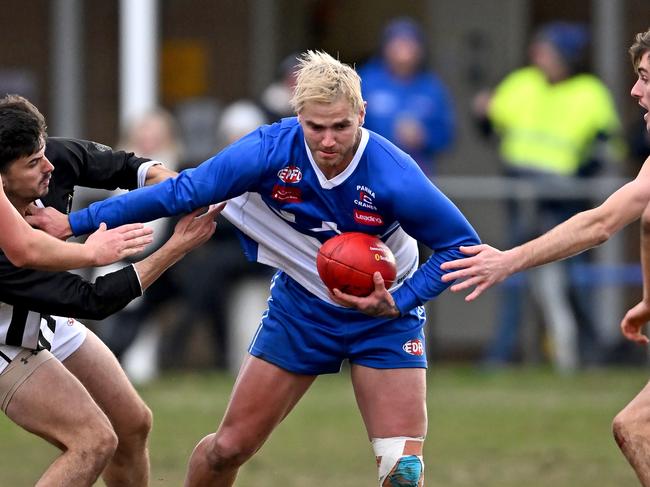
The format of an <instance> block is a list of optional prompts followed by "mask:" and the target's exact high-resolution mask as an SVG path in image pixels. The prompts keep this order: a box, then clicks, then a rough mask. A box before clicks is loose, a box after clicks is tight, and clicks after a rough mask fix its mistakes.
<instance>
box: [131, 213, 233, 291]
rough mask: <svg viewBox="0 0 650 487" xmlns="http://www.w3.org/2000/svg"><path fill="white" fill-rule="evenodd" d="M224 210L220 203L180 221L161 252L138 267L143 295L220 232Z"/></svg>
mask: <svg viewBox="0 0 650 487" xmlns="http://www.w3.org/2000/svg"><path fill="white" fill-rule="evenodd" d="M225 206H226V204H225V203H221V204H219V205H214V206H212V207H210V209H209V210H208V211H205V209H204V208H199V209H197V210H194V211H193V212H192V213H188V214H187V215H185V216H184V217H183V218H181V219H180V220H179V221H178V223H177V224H176V227H175V228H174V233H173V234H172V236H171V237H170V238H169V240H167V242H165V244H164V245H163V246H162V247H160V249H158V250H157V251H156V252H154V253H152V254H151V255H150V256H148V257H147V258H145V259H143V260H141V261H140V262H137V263H136V264H135V269H136V271H137V273H138V276H139V278H140V284H141V286H142V290H143V291H144V290H145V289H147V288H148V287H149V286H150V285H151V284H153V283H154V282H155V280H156V279H158V277H160V275H161V274H162V273H163V272H165V270H166V269H168V268H169V267H170V266H172V265H174V264H175V263H176V262H178V261H179V260H181V259H182V258H183V257H184V256H185V254H187V253H188V252H190V251H191V250H193V249H195V248H196V247H199V246H200V245H202V244H203V243H205V242H206V241H207V240H208V239H209V238H210V237H211V236H212V235H213V234H214V231H215V229H216V228H217V224H216V222H215V221H214V219H215V218H216V216H217V215H218V214H219V213H221V210H223V208H224V207H225ZM204 211H205V212H204Z"/></svg>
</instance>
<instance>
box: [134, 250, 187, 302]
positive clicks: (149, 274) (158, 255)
mask: <svg viewBox="0 0 650 487" xmlns="http://www.w3.org/2000/svg"><path fill="white" fill-rule="evenodd" d="M185 253H186V252H185V251H184V250H182V249H180V248H179V247H178V246H176V245H174V244H173V243H172V241H171V239H170V240H168V241H167V242H166V243H165V244H164V245H163V246H162V247H160V248H159V249H158V250H157V251H156V252H154V253H153V254H151V255H150V256H148V257H147V258H146V259H143V260H141V261H140V262H137V263H136V264H135V269H136V271H137V273H138V277H139V278H140V284H141V286H142V290H143V291H144V290H145V289H147V288H148V287H149V286H151V285H152V284H153V283H154V282H155V281H156V279H158V278H159V277H160V276H161V275H162V274H163V272H165V270H167V269H168V268H169V267H171V266H172V265H174V264H175V263H176V262H178V261H179V260H181V259H182V258H183V257H184V256H185Z"/></svg>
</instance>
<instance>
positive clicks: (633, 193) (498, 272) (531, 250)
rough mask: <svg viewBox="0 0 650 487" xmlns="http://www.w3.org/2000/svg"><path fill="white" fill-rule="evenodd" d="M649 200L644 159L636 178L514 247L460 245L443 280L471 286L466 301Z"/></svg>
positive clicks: (633, 215) (572, 249)
mask: <svg viewBox="0 0 650 487" xmlns="http://www.w3.org/2000/svg"><path fill="white" fill-rule="evenodd" d="M649 202H650V164H647V163H646V164H644V166H643V168H642V169H641V172H640V173H639V175H638V176H637V178H636V179H635V180H634V181H632V182H630V183H628V184H626V185H625V186H623V187H621V188H620V189H619V190H617V191H616V192H615V193H614V194H612V195H611V196H610V197H609V198H608V199H607V200H606V201H605V202H604V203H603V204H601V205H600V206H598V207H596V208H594V209H592V210H587V211H583V212H581V213H578V214H577V215H574V216H573V217H571V218H569V219H568V220H567V221H565V222H563V223H561V224H559V225H558V226H556V227H555V228H553V229H552V230H550V231H549V232H547V233H545V234H544V235H542V236H541V237H538V238H536V239H534V240H531V241H529V242H527V243H525V244H523V245H520V246H519V247H514V248H513V249H510V250H506V251H503V252H502V251H499V250H498V249H495V248H494V247H490V246H489V245H478V246H472V247H461V251H462V252H463V253H464V254H465V255H467V256H468V257H467V258H464V259H458V260H454V261H450V262H445V263H444V264H442V265H441V268H442V269H443V270H444V271H451V272H449V273H447V274H445V275H444V276H443V277H442V280H443V281H445V282H450V281H453V280H457V279H458V280H460V282H457V283H455V284H454V285H453V286H451V290H452V291H454V292H458V291H463V290H465V289H470V288H474V289H473V290H472V291H471V292H470V294H468V295H467V297H466V298H465V300H466V301H472V300H474V299H476V298H477V297H479V296H480V295H481V294H482V293H483V291H485V290H486V289H488V288H489V287H491V286H492V285H494V284H496V283H499V282H501V281H503V280H504V279H505V278H506V277H508V276H510V275H511V274H514V273H515V272H519V271H522V270H525V269H529V268H531V267H535V266H539V265H543V264H547V263H549V262H553V261H556V260H560V259H565V258H567V257H571V256H572V255H575V254H577V253H580V252H582V251H584V250H587V249H589V248H591V247H595V246H597V245H600V244H601V243H603V242H605V241H606V240H608V239H609V238H610V237H611V236H612V235H613V234H614V233H616V232H617V231H618V230H620V229H621V228H623V227H624V226H626V225H628V224H629V223H630V222H632V221H634V220H636V219H637V218H639V217H640V216H641V214H642V213H643V211H644V209H645V208H646V206H647V205H648V203H649Z"/></svg>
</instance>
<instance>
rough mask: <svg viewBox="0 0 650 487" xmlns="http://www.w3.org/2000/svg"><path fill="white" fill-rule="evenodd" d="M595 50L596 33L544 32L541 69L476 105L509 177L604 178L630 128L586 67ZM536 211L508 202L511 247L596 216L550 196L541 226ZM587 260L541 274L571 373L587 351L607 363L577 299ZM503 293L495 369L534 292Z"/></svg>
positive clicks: (535, 43)
mask: <svg viewBox="0 0 650 487" xmlns="http://www.w3.org/2000/svg"><path fill="white" fill-rule="evenodd" d="M587 47H588V32H587V30H586V28H585V27H583V26H582V25H578V24H572V23H566V22H553V23H550V24H547V25H544V26H542V28H541V29H539V31H537V33H536V34H535V36H534V38H533V40H532V43H531V45H530V49H529V56H530V61H531V65H530V66H527V67H524V68H521V69H518V70H515V71H514V72H512V73H511V74H509V75H508V76H506V78H505V79H504V80H503V81H502V82H501V83H500V84H499V85H498V86H497V87H496V89H495V90H494V92H493V93H489V94H488V93H481V94H479V95H478V96H477V98H476V99H475V104H474V106H475V110H476V111H477V115H478V116H479V117H480V118H481V119H482V122H483V123H482V126H483V128H485V129H486V130H487V131H489V130H493V131H494V132H495V133H496V134H497V135H498V136H499V138H500V153H501V159H502V162H503V168H504V172H505V174H506V175H507V176H509V177H512V178H516V179H519V180H525V181H527V182H529V183H531V184H533V185H534V187H535V188H537V189H540V190H541V189H548V188H549V187H553V186H560V185H567V184H569V185H570V184H571V183H570V181H571V179H570V178H572V177H587V176H593V175H596V174H599V173H600V172H601V171H602V170H603V169H604V168H605V167H606V166H607V164H608V162H610V159H612V155H613V154H616V152H617V148H618V149H620V147H621V145H620V139H618V135H619V132H620V123H619V119H618V116H617V114H616V110H615V108H614V104H613V101H612V98H611V95H610V93H609V91H608V89H607V88H606V87H605V85H604V84H603V83H602V82H601V81H600V80H599V79H598V78H596V77H595V76H593V75H592V74H588V73H587V72H586V69H585V66H586V62H585V59H586V53H587ZM560 187H562V186H560ZM566 193H567V192H566V191H564V194H566ZM526 203H527V202H525V201H521V200H518V199H515V198H513V199H510V200H509V201H508V202H507V205H508V215H509V219H508V225H509V231H510V239H511V241H510V242H509V244H508V245H510V246H514V245H518V244H521V243H523V242H524V241H525V240H528V239H530V238H532V237H535V236H537V235H539V234H541V233H544V232H545V231H547V230H549V229H550V228H551V227H553V226H555V225H557V224H558V223H560V222H562V221H564V220H566V219H567V218H569V217H570V216H571V215H573V214H575V213H577V212H578V211H581V210H583V209H586V203H587V202H584V201H577V200H575V199H553V198H548V199H547V198H540V199H539V200H537V201H535V202H534V207H535V213H534V214H533V216H534V217H533V218H531V214H530V213H525V205H526ZM529 208H530V207H529ZM587 258H588V257H587V256H585V254H581V255H580V256H578V257H574V258H572V259H569V260H568V261H565V262H564V263H555V264H552V265H549V266H544V267H543V268H540V269H538V270H536V271H534V272H533V274H532V277H533V291H534V292H535V294H536V296H537V297H538V298H539V301H540V302H539V304H540V306H541V309H542V312H543V314H544V318H545V321H546V323H547V325H548V327H549V332H550V336H551V338H552V346H553V358H554V361H555V364H556V365H557V367H558V368H559V369H561V370H567V371H570V370H573V369H575V368H576V367H577V366H578V365H579V363H580V354H579V347H582V352H583V355H582V359H583V360H584V361H586V362H590V361H596V360H598V353H599V350H598V336H597V333H596V330H595V326H594V323H593V317H592V313H591V309H592V308H593V303H592V302H591V300H590V295H589V293H588V292H587V290H586V289H585V288H581V289H580V290H579V292H576V289H574V288H573V287H571V286H570V282H571V278H570V275H571V269H576V268H577V267H578V266H579V265H580V264H584V263H585V259H587ZM502 292H503V301H502V303H501V313H500V318H499V322H498V329H497V332H496V334H495V336H494V338H493V341H492V343H491V345H490V347H489V349H488V350H487V354H486V361H487V363H488V364H502V363H508V362H510V361H512V360H513V357H514V352H515V348H516V346H517V341H518V332H519V329H520V325H521V317H522V316H521V315H522V310H523V306H522V304H523V302H524V300H523V298H524V289H523V288H522V286H521V285H517V283H516V281H512V280H511V281H506V283H505V284H504V286H503V287H502ZM578 325H579V326H578ZM579 335H580V340H579V339H578V337H579Z"/></svg>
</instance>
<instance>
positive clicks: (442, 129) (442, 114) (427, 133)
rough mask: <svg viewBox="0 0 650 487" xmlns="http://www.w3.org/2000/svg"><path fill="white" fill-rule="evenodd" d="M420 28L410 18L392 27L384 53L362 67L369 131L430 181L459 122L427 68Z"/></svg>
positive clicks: (382, 46)
mask: <svg viewBox="0 0 650 487" xmlns="http://www.w3.org/2000/svg"><path fill="white" fill-rule="evenodd" d="M426 52H427V49H426V43H425V37H424V33H423V32H422V29H421V28H420V26H419V25H418V24H417V23H416V22H415V21H413V20H412V19H409V18H398V19H395V20H393V21H391V22H389V23H388V25H387V26H386V28H385V29H384V32H383V34H382V39H381V43H380V53H379V55H378V56H376V57H374V58H372V59H371V60H370V61H369V62H368V63H366V64H365V65H363V66H362V67H361V68H359V75H360V76H361V78H362V79H363V83H362V85H361V87H362V92H363V98H364V99H365V100H366V101H367V102H368V109H367V112H366V120H365V127H366V128H368V129H369V130H372V131H373V132H377V133H378V134H379V135H382V136H384V137H386V138H387V139H388V140H390V141H391V142H393V143H394V144H395V145H397V147H399V148H400V149H402V150H403V151H405V152H407V153H408V154H410V155H411V157H413V159H415V160H416V162H417V163H418V164H419V165H420V167H421V168H422V170H423V171H424V172H425V174H427V175H428V176H429V177H433V176H434V175H435V174H436V165H435V162H436V157H437V156H438V154H439V153H441V152H442V151H444V150H446V149H448V148H449V147H450V146H451V144H452V142H453V139H454V131H455V117H454V111H453V106H452V102H451V98H450V96H449V93H448V91H447V88H446V87H445V86H444V84H443V83H442V81H441V80H440V79H439V78H438V77H437V76H436V75H435V74H434V73H433V72H431V71H430V70H429V69H427V66H426V63H425V58H426Z"/></svg>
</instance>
